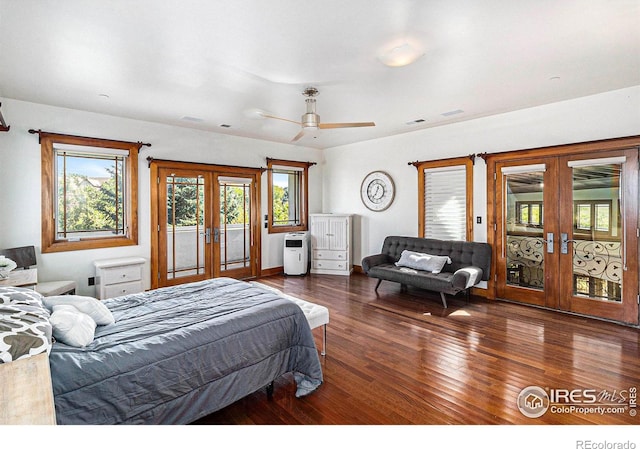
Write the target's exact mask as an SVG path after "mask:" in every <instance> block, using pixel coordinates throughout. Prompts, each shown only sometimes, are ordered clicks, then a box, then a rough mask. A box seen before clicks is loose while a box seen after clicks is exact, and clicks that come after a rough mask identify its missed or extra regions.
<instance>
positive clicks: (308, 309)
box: [250, 281, 329, 355]
mask: <svg viewBox="0 0 640 449" xmlns="http://www.w3.org/2000/svg"><path fill="white" fill-rule="evenodd" d="M250 283H251V284H253V285H255V286H256V287H259V288H264V289H265V290H269V291H272V292H274V293H276V294H278V295H279V296H282V297H283V298H286V299H288V300H290V301H293V302H294V303H296V304H297V305H298V307H300V308H301V309H302V312H304V316H305V317H306V318H307V321H308V322H309V327H310V328H311V329H315V328H316V327H319V326H323V327H322V350H321V351H320V354H321V355H326V354H327V351H326V349H327V324H329V309H327V308H326V307H325V306H321V305H319V304H314V303H312V302H309V301H305V300H304V299H300V298H296V297H295V296H291V295H287V294H286V293H284V292H282V291H281V290H278V289H277V288H273V287H270V286H268V285H265V284H261V283H260V282H255V281H251V282H250Z"/></svg>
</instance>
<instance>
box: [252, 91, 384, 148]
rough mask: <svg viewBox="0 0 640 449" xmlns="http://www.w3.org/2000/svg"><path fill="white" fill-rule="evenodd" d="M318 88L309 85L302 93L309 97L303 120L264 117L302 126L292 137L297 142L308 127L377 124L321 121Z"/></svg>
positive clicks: (266, 115) (320, 127) (272, 116)
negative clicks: (317, 106)
mask: <svg viewBox="0 0 640 449" xmlns="http://www.w3.org/2000/svg"><path fill="white" fill-rule="evenodd" d="M318 93H319V92H318V89H316V88H315V87H307V88H306V89H305V90H304V91H303V92H302V95H304V96H305V97H307V99H306V100H305V102H306V103H307V112H306V113H305V114H304V115H303V116H302V120H301V121H299V122H297V121H295V120H289V119H286V118H282V117H276V116H274V115H268V114H262V116H263V117H267V118H274V119H277V120H284V121H285V122H291V123H296V124H298V125H301V126H302V129H301V130H300V132H299V133H298V134H296V136H295V137H294V138H293V139H292V142H296V141H297V140H299V139H300V138H301V137H302V136H303V135H304V132H305V130H307V129H330V128H360V127H363V126H376V124H375V123H374V122H355V123H320V116H319V115H318V114H316V99H315V98H314V97H315V96H317V95H318Z"/></svg>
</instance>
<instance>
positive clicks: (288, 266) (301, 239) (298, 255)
mask: <svg viewBox="0 0 640 449" xmlns="http://www.w3.org/2000/svg"><path fill="white" fill-rule="evenodd" d="M308 241H309V238H308V235H307V233H306V232H289V233H287V234H285V236H284V274H287V275H303V274H307V265H308V264H309V243H308Z"/></svg>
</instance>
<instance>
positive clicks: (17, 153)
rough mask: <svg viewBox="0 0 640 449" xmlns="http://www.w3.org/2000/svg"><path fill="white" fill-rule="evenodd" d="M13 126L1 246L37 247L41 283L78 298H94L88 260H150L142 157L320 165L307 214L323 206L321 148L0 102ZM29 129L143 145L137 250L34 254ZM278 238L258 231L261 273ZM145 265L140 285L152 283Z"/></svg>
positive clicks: (3, 147)
mask: <svg viewBox="0 0 640 449" xmlns="http://www.w3.org/2000/svg"><path fill="white" fill-rule="evenodd" d="M0 102H1V103H2V113H3V116H4V117H5V120H6V121H7V124H9V125H10V126H11V129H10V131H9V132H5V133H0V248H8V247H14V246H25V245H34V246H36V250H37V251H36V252H37V253H38V278H39V279H40V280H41V281H47V280H55V279H74V280H76V282H77V283H78V286H79V293H80V294H86V295H93V294H94V293H95V288H94V287H89V286H88V285H87V278H88V277H90V276H94V275H95V271H94V268H93V264H92V262H93V261H94V260H97V259H107V258H112V257H125V256H141V257H144V258H146V259H147V261H148V260H149V257H150V254H151V248H150V239H151V236H150V233H149V225H150V198H149V191H150V187H149V169H148V164H147V161H146V158H147V157H148V156H151V157H153V158H155V159H170V160H181V161H191V162H202V163H210V164H221V165H238V166H245V167H266V160H265V158H266V157H271V158H278V159H289V160H299V161H314V162H318V165H315V166H313V167H311V168H310V169H309V186H310V188H309V191H310V197H309V209H310V211H311V212H320V211H321V208H322V188H321V183H322V165H323V164H322V157H323V154H322V151H320V150H316V149H311V148H304V147H299V146H293V145H286V144H278V143H273V142H265V141H260V140H255V139H246V138H240V137H235V136H228V135H224V134H218V133H212V132H204V131H198V130H194V129H187V128H179V127H174V126H166V125H159V124H156V123H149V122H142V121H137V120H130V119H124V118H118V117H112V116H107V115H101V114H94V113H88V112H82V111H77V110H71V109H64V108H57V107H51V106H46V105H40V104H34V103H27V102H22V101H15V100H10V99H0ZM29 129H42V130H43V131H50V132H57V133H64V134H73V135H81V136H88V137H100V138H106V139H114V140H127V141H134V142H137V141H142V142H149V143H151V144H152V146H151V148H147V147H142V151H141V153H140V160H139V165H140V168H139V178H138V179H139V181H138V182H139V197H138V204H139V217H140V222H139V225H140V233H139V245H138V246H132V247H122V248H111V249H96V250H84V251H71V252H63V253H49V254H42V255H40V254H39V250H40V233H41V222H40V215H41V210H40V145H39V144H38V136H37V134H36V135H32V134H29V133H28V130H29ZM266 179H267V178H266V174H264V175H263V183H262V201H261V203H262V215H264V214H265V213H266V211H267V185H266ZM283 239H284V235H283V234H274V235H269V234H268V233H267V231H266V230H265V229H264V227H263V228H262V252H263V254H262V268H263V269H267V268H272V267H279V266H282V265H283V251H282V246H283ZM148 268H149V263H147V269H146V270H145V271H146V276H147V278H146V279H145V285H146V287H147V288H148V287H149V286H150V280H149V269H148Z"/></svg>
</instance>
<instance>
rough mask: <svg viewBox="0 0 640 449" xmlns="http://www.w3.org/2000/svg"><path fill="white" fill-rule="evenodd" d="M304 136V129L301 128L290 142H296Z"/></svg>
mask: <svg viewBox="0 0 640 449" xmlns="http://www.w3.org/2000/svg"><path fill="white" fill-rule="evenodd" d="M302 136H304V129H303V130H301V131H300V132H299V133H298V134H296V136H295V137H294V138H293V139H291V141H292V142H297V141H298V140H300V138H301V137H302Z"/></svg>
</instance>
